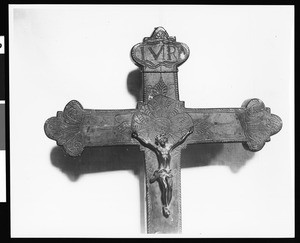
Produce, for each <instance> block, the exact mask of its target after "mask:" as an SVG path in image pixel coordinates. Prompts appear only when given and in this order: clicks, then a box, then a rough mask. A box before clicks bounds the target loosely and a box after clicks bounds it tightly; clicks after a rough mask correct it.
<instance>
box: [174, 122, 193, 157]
mask: <svg viewBox="0 0 300 243" xmlns="http://www.w3.org/2000/svg"><path fill="white" fill-rule="evenodd" d="M193 132H194V126H191V127H190V129H189V130H188V132H187V133H186V134H185V135H183V136H182V137H181V138H180V139H179V140H178V141H177V142H176V143H175V144H173V145H172V147H171V149H170V152H171V151H172V150H173V149H175V148H176V147H177V146H179V145H180V144H182V143H183V142H184V141H185V140H186V139H187V137H188V136H189V135H190V134H192V133H193Z"/></svg>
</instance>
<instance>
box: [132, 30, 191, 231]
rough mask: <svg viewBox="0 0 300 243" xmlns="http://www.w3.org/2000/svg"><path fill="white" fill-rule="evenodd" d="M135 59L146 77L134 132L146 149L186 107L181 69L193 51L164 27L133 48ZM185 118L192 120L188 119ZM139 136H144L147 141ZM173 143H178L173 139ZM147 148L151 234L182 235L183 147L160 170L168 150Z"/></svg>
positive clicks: (148, 213) (171, 155)
mask: <svg viewBox="0 0 300 243" xmlns="http://www.w3.org/2000/svg"><path fill="white" fill-rule="evenodd" d="M131 56H132V59H133V60H134V62H135V63H136V64H137V65H138V66H139V67H140V68H141V71H142V77H143V101H142V102H139V103H138V110H141V113H139V112H138V113H137V114H136V115H135V116H134V118H133V119H134V122H133V124H134V125H133V131H139V132H140V133H141V134H139V135H138V134H137V133H136V134H135V137H136V138H137V139H139V140H140V141H141V142H142V145H143V143H144V142H145V143H144V146H145V145H146V144H147V143H148V144H154V143H157V138H158V137H159V136H164V134H166V133H168V131H170V124H169V121H170V120H169V118H170V115H171V116H172V115H174V114H175V113H176V112H175V113H174V114H173V113H172V107H173V108H175V106H176V108H179V107H181V106H182V102H179V92H178V78H177V73H178V68H177V67H178V66H179V65H181V64H182V63H183V62H184V61H186V60H187V58H188V56H189V48H188V47H187V46H186V45H185V44H183V43H180V42H176V38H175V37H171V36H169V35H168V33H167V32H166V31H165V29H164V28H162V27H157V28H155V30H154V32H153V33H152V35H151V36H150V37H145V38H144V40H143V42H142V43H139V44H137V45H135V46H134V47H133V48H132V50H131ZM164 109H166V110H164ZM145 110H148V114H149V112H150V113H151V112H152V111H154V110H155V112H154V113H153V119H154V122H155V124H153V125H151V124H149V123H148V122H145V120H144V117H145V113H143V111H145ZM173 111H175V110H173ZM176 111H177V110H176ZM166 114H170V115H166ZM182 119H183V120H188V119H186V117H183V118H182ZM188 121H189V120H188ZM135 125H136V126H135ZM148 125H150V129H151V130H153V132H152V135H155V137H152V135H150V137H149V134H148V135H147V134H146V133H145V129H143V127H145V126H146V127H147V126H148ZM146 130H147V129H146ZM171 133H172V132H171ZM173 135H174V134H173ZM139 136H141V137H144V140H141V139H140V138H139ZM146 140H147V141H146ZM143 141H144V142H143ZM172 143H176V141H175V140H174V139H173V141H172ZM144 146H143V147H141V149H142V150H144V151H145V167H146V198H147V200H146V203H147V232H148V233H180V232H181V187H180V181H181V180H180V178H181V177H180V148H177V149H175V150H174V151H173V152H172V154H171V151H170V150H168V152H167V153H168V156H170V159H168V160H169V162H168V163H170V165H168V167H167V168H163V169H159V168H162V167H161V164H160V163H161V162H160V160H162V161H164V160H166V158H164V157H163V155H159V153H160V151H164V148H163V147H164V146H162V147H160V148H159V147H157V148H155V147H154V146H153V145H151V146H150V148H149V147H148V148H147V146H145V147H144ZM151 148H152V149H151ZM151 150H152V151H151ZM164 156H166V155H164ZM158 167H159V168H158Z"/></svg>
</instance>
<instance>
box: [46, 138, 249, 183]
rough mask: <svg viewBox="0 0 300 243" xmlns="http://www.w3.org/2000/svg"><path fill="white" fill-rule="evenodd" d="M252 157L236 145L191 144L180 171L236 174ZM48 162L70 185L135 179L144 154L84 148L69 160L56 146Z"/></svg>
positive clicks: (125, 149) (127, 149) (136, 149)
mask: <svg viewBox="0 0 300 243" xmlns="http://www.w3.org/2000/svg"><path fill="white" fill-rule="evenodd" d="M253 156H254V152H250V151H248V150H245V149H244V148H243V146H242V144H238V143H228V144H193V145H188V146H187V148H186V149H184V150H182V155H181V161H182V162H181V163H182V164H181V167H182V168H183V169H184V168H190V167H200V166H210V165H223V166H228V167H229V168H230V169H231V171H232V172H234V173H236V172H238V171H239V170H240V169H241V168H242V167H243V166H244V165H245V164H246V162H247V161H248V160H250V159H251V158H252V157H253ZM51 162H52V164H53V165H54V166H55V167H58V168H59V169H60V170H61V171H62V172H63V173H65V174H66V175H67V176H68V177H69V179H70V180H71V181H76V180H77V179H78V178H79V177H80V175H82V174H88V173H97V172H109V171H118V170H132V171H133V172H134V174H135V175H137V176H138V175H140V173H141V171H144V154H143V152H141V151H140V150H139V147H138V146H105V147H87V148H85V150H84V151H83V153H82V155H81V156H79V157H71V156H69V155H67V154H66V153H65V152H64V150H63V149H62V148H61V147H58V146H56V147H54V148H53V149H52V151H51Z"/></svg>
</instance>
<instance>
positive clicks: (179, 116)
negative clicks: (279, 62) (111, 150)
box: [44, 27, 282, 233]
mask: <svg viewBox="0 0 300 243" xmlns="http://www.w3.org/2000/svg"><path fill="white" fill-rule="evenodd" d="M189 53H190V51H189V48H188V47H187V45H185V44H183V43H180V42H177V41H176V38H175V37H171V36H169V35H168V33H167V32H166V31H165V29H164V28H162V27H158V28H155V30H154V32H153V33H152V35H151V36H150V37H145V38H144V40H143V42H142V43H139V44H137V45H135V46H134V47H133V48H132V50H131V56H132V59H133V60H134V62H135V63H136V65H138V66H139V67H140V69H141V71H142V77H143V79H142V82H143V99H142V101H139V102H138V104H137V108H136V109H127V110H91V109H83V107H82V106H81V104H80V103H79V102H78V101H75V100H72V101H70V102H69V103H68V104H67V105H66V107H65V108H64V110H63V111H59V112H57V115H56V117H51V118H49V119H48V120H47V121H46V123H45V126H44V129H45V133H46V135H47V136H48V137H49V138H51V139H53V140H56V142H57V144H58V145H60V146H62V147H63V148H64V150H65V152H66V153H67V154H69V155H71V156H79V155H80V154H81V153H82V151H83V150H84V148H85V147H87V146H107V145H139V146H140V149H141V150H142V151H144V152H145V165H146V194H147V195H146V199H147V232H148V233H180V232H181V192H180V156H181V150H182V149H183V148H185V147H186V145H187V144H193V143H226V142H236V143H237V142H240V143H243V145H244V147H245V148H246V149H249V150H251V151H259V150H260V149H262V148H263V146H264V145H265V142H268V141H270V136H272V135H274V134H276V133H277V132H279V131H280V129H281V127H282V121H281V119H280V118H279V117H278V116H277V115H274V114H271V111H270V108H268V107H265V105H264V103H263V102H262V101H261V100H259V99H250V100H246V101H245V102H244V103H243V104H242V107H241V108H213V109H193V108H185V106H184V102H183V101H180V100H179V93H178V78H177V72H178V69H177V67H178V66H180V65H181V64H182V63H183V62H185V61H186V60H187V58H188V57H189Z"/></svg>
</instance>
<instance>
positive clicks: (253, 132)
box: [239, 99, 282, 151]
mask: <svg viewBox="0 0 300 243" xmlns="http://www.w3.org/2000/svg"><path fill="white" fill-rule="evenodd" d="M242 107H244V108H245V112H243V113H241V114H240V115H239V118H240V121H241V125H242V127H243V129H244V131H245V135H246V137H247V139H248V141H247V142H246V143H243V145H244V146H245V148H246V149H249V150H251V151H259V150H261V149H262V148H263V146H264V145H265V142H268V141H270V136H272V135H274V134H276V133H278V132H279V131H280V130H281V128H282V121H281V119H280V117H279V116H277V115H274V114H271V111H270V108H268V107H265V105H264V103H263V102H262V101H261V100H259V99H251V100H247V101H245V102H244V103H243V105H242Z"/></svg>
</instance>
